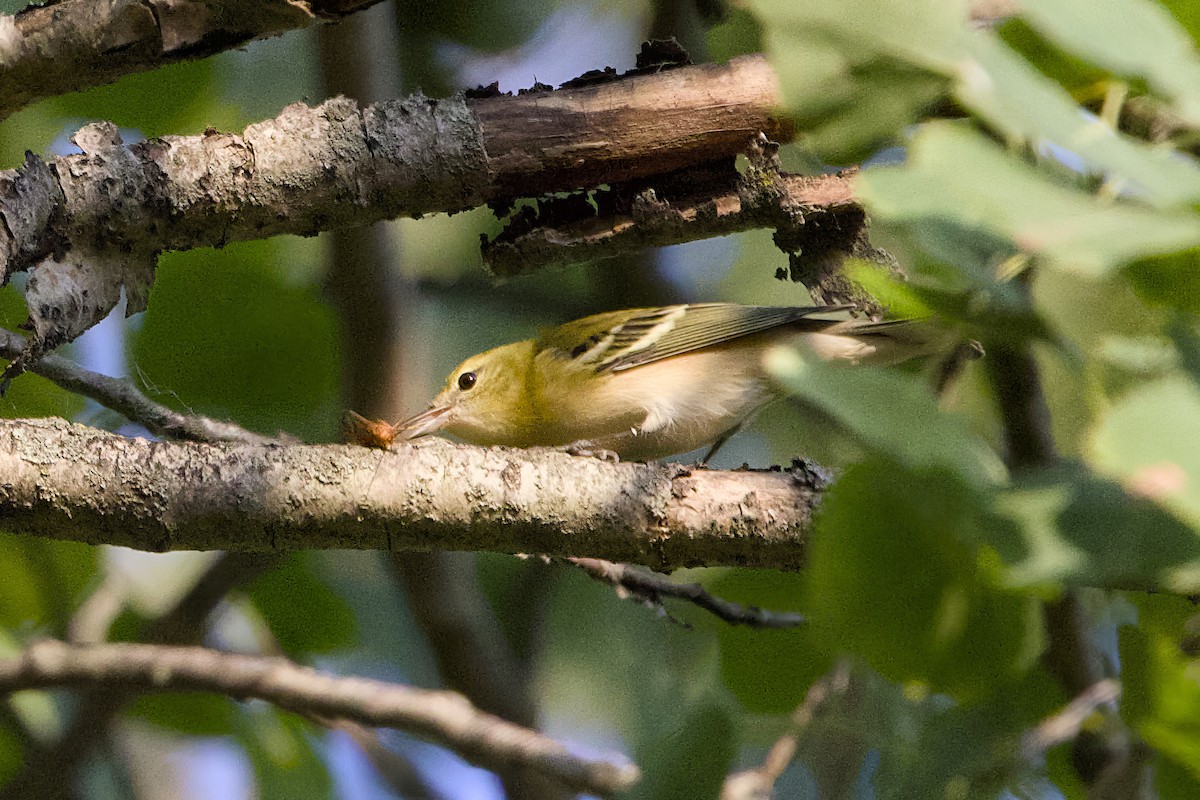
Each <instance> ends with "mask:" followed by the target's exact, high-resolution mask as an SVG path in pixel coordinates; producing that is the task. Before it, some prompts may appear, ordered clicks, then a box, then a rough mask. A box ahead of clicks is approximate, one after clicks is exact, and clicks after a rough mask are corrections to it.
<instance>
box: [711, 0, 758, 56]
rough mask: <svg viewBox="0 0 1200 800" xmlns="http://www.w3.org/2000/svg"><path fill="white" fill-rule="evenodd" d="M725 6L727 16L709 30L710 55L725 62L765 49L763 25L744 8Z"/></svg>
mask: <svg viewBox="0 0 1200 800" xmlns="http://www.w3.org/2000/svg"><path fill="white" fill-rule="evenodd" d="M722 5H724V6H725V18H724V19H722V20H721V22H720V23H718V24H716V25H713V26H712V27H710V28H709V29H708V31H707V34H706V37H707V45H708V57H709V59H710V60H711V61H713V63H716V64H723V63H724V62H726V61H728V60H729V59H731V58H735V57H737V56H743V55H747V54H749V53H761V52H762V51H763V38H762V26H761V25H760V24H759V22H758V18H757V17H755V16H754V15H753V14H752V13H750V12H749V11H747V10H746V9H744V8H738V7H735V6H731V5H727V4H725V3H722Z"/></svg>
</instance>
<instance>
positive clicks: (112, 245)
mask: <svg viewBox="0 0 1200 800" xmlns="http://www.w3.org/2000/svg"><path fill="white" fill-rule="evenodd" d="M777 101H778V94H777V89H776V83H775V76H774V73H773V72H772V71H771V69H770V67H769V66H768V65H767V63H766V61H765V59H763V58H762V57H761V56H747V57H743V58H739V59H735V60H733V61H731V62H729V63H728V64H724V65H703V66H696V67H685V68H680V69H673V70H668V71H666V72H662V73H659V74H655V75H638V76H634V77H630V78H623V79H620V80H614V81H610V82H606V83H600V84H597V85H589V86H583V87H578V88H569V89H560V90H557V91H545V92H537V93H529V94H523V95H519V96H512V97H510V96H499V97H487V98H480V99H465V98H462V97H456V98H451V99H446V100H432V99H430V98H427V97H425V96H423V95H421V94H417V95H411V96H409V97H405V98H402V99H398V100H389V101H385V102H381V103H376V104H375V105H372V106H368V107H366V108H359V106H358V104H357V103H355V102H353V101H351V100H347V99H346V98H341V97H339V98H334V99H332V100H327V101H326V102H324V103H322V104H321V105H319V106H316V107H310V106H306V105H304V104H301V103H297V104H293V105H291V106H288V107H287V108H285V109H284V110H283V112H282V113H280V115H279V116H278V117H276V118H275V119H270V120H266V121H264V122H259V123H255V124H254V125H251V126H250V127H248V128H247V129H246V130H245V131H244V132H242V133H240V134H233V133H219V132H217V131H207V132H206V133H204V134H201V135H198V136H166V137H163V138H161V139H151V140H149V141H146V142H139V143H136V144H132V145H125V144H122V142H121V141H120V138H119V135H118V133H117V131H116V128H115V127H114V126H112V125H111V124H110V123H97V124H93V125H89V126H87V127H85V128H83V129H82V130H81V132H80V133H78V134H76V137H75V139H76V143H77V144H79V145H80V147H81V149H82V150H83V151H84V152H83V153H81V154H75V155H69V156H60V157H57V158H53V159H49V160H47V161H43V160H42V159H40V158H38V157H36V156H30V157H29V159H28V160H27V161H26V163H25V164H24V165H23V166H22V167H20V168H18V169H14V170H5V171H2V172H0V219H2V220H3V222H4V225H0V277H3V276H7V275H10V274H12V273H13V272H17V271H20V270H23V269H27V268H29V267H31V266H34V265H36V264H37V263H38V262H39V261H40V260H42V259H43V258H45V257H47V256H48V255H50V254H52V253H58V252H63V251H68V250H71V249H72V248H73V247H75V246H80V245H88V246H92V245H94V244H95V243H96V242H97V241H100V240H102V241H103V242H104V243H105V247H106V248H109V249H114V250H118V249H125V248H130V249H132V250H134V251H138V252H142V251H147V250H148V251H153V252H157V251H161V250H168V249H188V248H193V247H204V246H218V245H221V244H224V243H226V242H229V241H236V240H244V239H261V238H266V237H269V236H275V235H278V234H282V233H292V234H300V235H313V234H316V233H319V232H320V231H323V230H330V229H335V228H344V227H351V226H359V225H366V224H368V223H371V222H375V221H378V220H380V219H390V218H393V217H398V216H419V215H421V214H427V213H432V212H437V211H459V210H463V209H467V208H473V207H476V206H480V205H483V204H485V203H487V202H489V201H492V200H502V199H506V198H511V197H522V196H536V195H540V194H545V193H548V192H555V191H562V190H567V189H574V188H577V187H580V186H594V185H598V184H601V183H611V182H617V181H623V180H629V179H631V178H635V177H639V176H644V175H652V174H658V173H662V172H669V171H672V170H676V169H679V168H681V167H684V166H687V165H689V164H695V163H700V162H704V161H709V160H712V159H716V158H720V157H725V156H732V155H735V154H737V153H739V152H741V151H742V150H744V149H745V148H746V145H747V143H748V142H749V141H750V140H751V139H752V138H753V137H754V136H755V135H757V133H758V132H759V131H766V132H767V133H768V134H769V135H772V136H775V137H780V138H786V134H787V130H786V127H785V125H784V124H783V123H782V122H781V121H780V120H779V119H778V118H777V117H776V116H775V113H774V107H775V105H776V103H777Z"/></svg>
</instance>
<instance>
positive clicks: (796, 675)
mask: <svg viewBox="0 0 1200 800" xmlns="http://www.w3.org/2000/svg"><path fill="white" fill-rule="evenodd" d="M805 583H806V578H805V576H803V575H798V574H794V573H782V572H771V571H769V570H760V569H730V570H726V571H725V572H724V573H723V574H722V575H721V576H720V577H719V578H717V579H716V580H715V581H713V582H711V583H710V584H708V586H707V588H708V590H709V591H710V592H712V593H713V594H714V595H716V596H717V597H722V598H724V599H726V600H732V601H734V602H737V603H743V604H746V605H753V606H758V607H759V608H768V609H771V610H773V611H803V604H804V603H803V601H804V597H805V596H806V594H807V592H806V591H805ZM717 641H718V642H719V643H720V646H721V681H722V682H723V683H724V684H725V686H726V687H728V688H729V690H730V691H731V692H733V694H734V696H735V697H737V698H738V700H740V701H741V703H742V705H743V706H745V707H746V708H747V709H749V710H750V711H755V712H758V713H764V714H787V713H790V712H791V711H793V710H794V709H795V708H796V706H798V705H800V703H801V702H802V701H803V700H804V696H805V694H806V693H807V692H808V687H809V686H811V685H812V683H813V681H815V680H816V679H817V678H819V677H820V676H822V675H824V674H825V673H826V672H827V671H828V670H829V667H830V666H831V664H832V659H831V658H830V656H829V654H828V653H827V652H826V651H825V650H824V649H823V646H822V645H823V643H822V642H820V640H819V637H817V636H816V635H815V634H814V633H813V630H812V628H811V627H810V626H808V625H801V626H800V627H798V628H790V629H785V630H757V629H753V628H747V627H745V626H742V625H729V624H725V623H722V624H721V625H720V627H718V628H717Z"/></svg>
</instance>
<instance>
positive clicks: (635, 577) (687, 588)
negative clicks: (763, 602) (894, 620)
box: [567, 558, 804, 628]
mask: <svg viewBox="0 0 1200 800" xmlns="http://www.w3.org/2000/svg"><path fill="white" fill-rule="evenodd" d="M567 561H568V562H569V563H571V564H574V565H575V566H576V567H579V569H581V570H583V571H584V572H585V573H587V574H588V575H590V576H591V577H593V578H595V579H596V580H598V581H601V582H602V583H607V584H608V585H609V586H612V587H613V588H615V589H616V590H617V591H618V592H619V593H621V594H622V596H632V597H636V598H638V599H640V600H641V601H642V602H644V603H647V604H649V605H651V606H653V607H656V608H658V609H660V610H665V609H664V607H663V599H664V598H667V597H672V598H676V599H679V600H684V601H686V602H689V603H691V604H692V605H694V606H696V607H698V608H702V609H704V610H705V611H707V612H709V613H710V614H712V615H713V616H715V617H717V618H718V619H721V620H724V621H725V622H728V623H729V624H730V625H746V626H748V627H751V628H795V627H796V626H798V625H803V624H804V615H803V614H797V613H795V612H793V611H767V610H766V609H762V608H758V607H757V606H744V605H742V604H741V603H734V602H732V601H730V600H726V599H724V598H722V597H717V596H716V595H713V594H710V593H709V591H708V590H707V589H705V588H704V587H703V586H702V585H700V584H698V583H676V582H675V581H672V580H671V579H670V578H668V577H667V576H666V575H660V574H658V573H657V572H650V571H648V570H645V569H643V568H641V567H634V566H631V565H629V564H616V563H613V562H612V561H605V560H604V559H602V558H569V559H567Z"/></svg>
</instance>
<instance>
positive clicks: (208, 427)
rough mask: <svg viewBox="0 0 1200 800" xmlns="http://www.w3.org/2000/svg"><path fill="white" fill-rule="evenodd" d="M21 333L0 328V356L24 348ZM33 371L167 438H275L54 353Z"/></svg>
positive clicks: (264, 440)
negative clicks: (183, 409) (161, 399)
mask: <svg viewBox="0 0 1200 800" xmlns="http://www.w3.org/2000/svg"><path fill="white" fill-rule="evenodd" d="M26 346H27V342H26V341H25V338H24V337H23V336H20V335H18V334H15V333H13V332H12V331H8V330H5V329H3V328H0V357H3V358H9V359H12V358H16V357H17V356H19V355H20V354H21V353H22V352H23V351H24V350H25V348H26ZM30 371H31V372H35V373H37V374H38V375H41V376H42V377H43V378H46V379H48V380H50V381H52V382H53V383H56V384H58V385H59V386H61V387H62V388H64V389H66V390H67V391H69V392H75V393H76V394H81V395H83V396H84V397H89V398H91V399H92V400H95V401H96V402H97V403H99V404H100V405H102V406H105V407H106V408H111V409H112V410H113V411H116V412H117V413H118V414H121V415H123V416H124V417H125V418H126V419H128V420H130V421H131V422H136V423H138V424H139V425H141V426H143V427H144V428H146V430H148V431H150V432H151V433H153V434H155V435H156V436H161V437H163V438H167V439H182V440H185V441H192V442H244V443H246V444H269V443H271V442H275V441H278V440H275V439H272V438H271V437H269V436H262V435H261V434H257V433H252V432H251V431H248V430H246V429H245V428H241V427H238V426H237V425H235V424H233V423H232V422H222V421H220V420H215V419H212V418H210V417H205V416H200V415H198V414H180V413H179V412H178V411H174V410H172V409H170V408H167V407H166V406H164V405H162V404H161V403H156V402H154V401H153V400H151V399H150V398H149V397H146V395H144V394H142V393H141V391H139V390H138V388H137V387H136V386H135V385H134V384H133V383H132V382H131V381H128V380H125V379H122V378H112V377H109V376H108V375H101V374H100V373H98V372H92V371H91V370H87V369H84V368H83V367H81V366H79V365H78V364H76V363H75V362H74V361H71V360H70V359H68V358H63V357H62V356H57V355H48V356H43V357H42V358H41V360H39V361H37V362H36V363H34V364H33V365H32V366H31V367H30Z"/></svg>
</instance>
